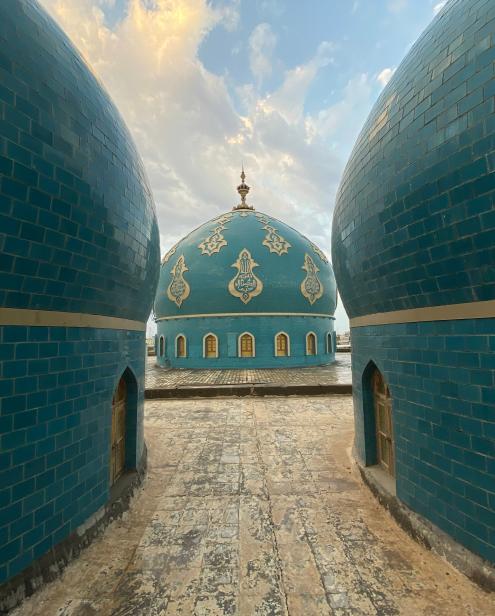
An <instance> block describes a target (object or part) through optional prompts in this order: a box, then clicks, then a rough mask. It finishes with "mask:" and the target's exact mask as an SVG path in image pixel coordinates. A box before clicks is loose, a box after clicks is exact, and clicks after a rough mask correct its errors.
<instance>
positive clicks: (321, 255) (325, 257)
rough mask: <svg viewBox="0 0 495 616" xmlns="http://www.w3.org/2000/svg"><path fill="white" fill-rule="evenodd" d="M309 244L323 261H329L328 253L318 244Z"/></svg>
mask: <svg viewBox="0 0 495 616" xmlns="http://www.w3.org/2000/svg"><path fill="white" fill-rule="evenodd" d="M309 245H310V246H311V248H312V249H313V250H314V252H315V253H316V254H317V255H318V256H319V257H320V259H321V260H322V261H323V263H328V259H327V256H326V254H325V253H324V252H323V251H322V250H320V249H319V248H318V246H317V245H316V244H313V242H309Z"/></svg>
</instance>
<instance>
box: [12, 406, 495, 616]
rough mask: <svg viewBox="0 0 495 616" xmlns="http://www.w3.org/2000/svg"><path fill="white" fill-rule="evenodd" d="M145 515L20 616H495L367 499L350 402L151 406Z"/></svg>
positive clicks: (492, 604)
mask: <svg viewBox="0 0 495 616" xmlns="http://www.w3.org/2000/svg"><path fill="white" fill-rule="evenodd" d="M146 438H147V440H148V445H149V452H150V466H149V474H148V478H147V480H146V482H145V485H144V488H143V489H142V490H141V491H140V493H139V494H138V495H137V496H136V498H135V500H134V502H133V505H132V508H131V511H130V512H129V513H128V514H126V516H125V518H124V519H123V520H121V521H117V522H114V523H113V525H111V526H110V527H109V528H108V529H107V531H106V532H105V534H104V535H103V536H102V537H101V538H100V539H99V540H97V541H96V542H95V543H93V545H91V546H90V547H89V548H88V549H87V550H85V551H84V552H83V554H82V556H81V557H80V558H79V559H78V560H77V561H75V562H73V563H72V564H71V565H70V566H69V567H68V568H67V569H66V571H65V573H64V575H63V577H62V578H61V579H60V580H58V581H55V582H53V583H52V584H49V585H48V586H47V587H45V588H44V589H43V590H42V591H41V592H39V593H38V594H37V595H35V596H34V597H31V598H30V599H28V600H27V601H25V603H24V604H23V605H22V606H21V607H20V608H18V609H17V610H16V611H15V612H14V614H15V616H33V615H42V616H55V615H57V616H107V615H108V616H109V615H113V616H134V615H135V616H172V615H179V614H180V615H182V616H189V615H196V616H207V615H210V616H213V615H216V614H220V615H227V614H229V615H234V614H239V615H243V616H252V615H259V616H277V615H286V616H287V615H292V616H296V615H297V616H325V615H330V614H333V615H336V616H347V615H349V616H350V615H353V616H357V615H365V614H375V615H379V616H387V615H393V614H405V615H411V616H413V615H414V616H418V615H428V616H457V615H458V616H469V615H472V616H475V615H476V616H483V615H486V616H488V615H489V614H490V615H492V616H493V614H495V599H494V597H493V596H490V595H487V594H486V593H484V592H483V591H482V590H480V589H479V588H477V587H476V586H474V585H473V584H471V583H470V582H469V581H468V580H467V578H464V577H463V576H462V575H461V574H459V573H457V572H456V571H455V570H453V569H452V568H451V567H450V566H449V565H447V564H446V563H445V562H444V561H442V560H441V559H440V558H438V557H437V556H435V555H434V554H432V553H431V552H428V551H426V550H425V549H424V548H422V547H421V546H419V545H418V544H416V543H415V542H414V541H413V540H412V539H410V538H409V537H408V536H407V535H406V534H405V533H404V532H403V531H402V530H401V529H399V528H398V527H397V526H396V524H395V523H394V522H393V520H392V519H391V518H390V517H389V516H388V515H387V514H386V513H385V512H384V510H383V509H381V507H380V506H379V505H378V504H377V502H376V501H375V500H374V498H373V497H372V496H371V495H370V493H369V492H368V491H367V489H366V488H364V487H363V485H362V484H361V483H360V480H359V478H358V475H357V472H356V469H355V468H354V467H353V464H352V462H351V458H350V446H351V441H352V409H351V398H350V397H349V396H328V397H317V398H306V397H304V398H297V397H293V398H285V399H284V398H263V399H256V398H243V399H213V400H198V399H196V400H173V401H170V400H168V401H159V402H155V401H153V402H147V404H146Z"/></svg>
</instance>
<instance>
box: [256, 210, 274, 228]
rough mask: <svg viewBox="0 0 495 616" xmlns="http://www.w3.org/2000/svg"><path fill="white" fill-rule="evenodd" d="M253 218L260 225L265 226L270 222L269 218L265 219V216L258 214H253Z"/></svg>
mask: <svg viewBox="0 0 495 616" xmlns="http://www.w3.org/2000/svg"><path fill="white" fill-rule="evenodd" d="M255 216H256V218H257V219H258V220H259V221H260V223H261V224H262V225H267V224H268V223H270V222H271V220H270V219H269V218H267V216H265V214H261V213H260V212H258V213H257V214H255Z"/></svg>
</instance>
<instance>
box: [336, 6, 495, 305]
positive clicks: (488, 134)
mask: <svg viewBox="0 0 495 616" xmlns="http://www.w3.org/2000/svg"><path fill="white" fill-rule="evenodd" d="M494 17H495V14H494V11H493V4H492V3H490V2H479V1H476V2H464V1H463V0H451V1H450V2H449V3H448V4H447V6H446V7H445V8H444V9H443V10H442V11H441V12H440V14H439V15H438V16H437V17H436V18H435V19H434V21H433V22H432V24H431V25H430V26H429V27H428V28H427V30H426V31H425V32H424V34H423V35H422V36H421V37H420V39H419V40H418V41H417V43H416V44H415V45H414V46H413V47H412V49H411V50H410V52H409V53H408V55H407V56H406V58H405V60H404V61H403V62H402V63H401V65H400V66H399V68H398V69H397V71H396V72H395V74H394V75H393V77H392V79H391V80H390V82H389V83H388V85H387V86H386V87H385V89H384V90H383V92H382V94H381V96H380V98H379V99H378V101H377V103H376V104H375V106H374V108H373V110H372V111H371V113H370V115H369V118H368V120H367V122H366V124H365V126H364V128H363V130H362V132H361V134H360V136H359V138H358V141H357V143H356V145H355V147H354V150H353V152H352V155H351V158H350V160H349V162H348V164H347V167H346V170H345V173H344V176H343V179H342V182H341V185H340V189H339V192H338V197H337V204H336V207H335V213H334V220H333V231H332V261H333V265H334V269H335V275H336V278H337V280H338V283H339V292H340V294H341V296H342V300H343V302H344V305H345V307H346V310H347V312H348V314H349V316H350V317H355V316H360V315H366V314H372V313H376V312H387V311H391V310H402V309H408V308H417V307H425V306H434V305H443V304H455V303H464V302H476V301H482V300H491V299H494V298H495V275H494V271H495V270H494V263H495V250H494V239H493V238H494V236H495V211H494V209H493V208H494V206H493V203H494V196H495V114H494V95H495V80H494V66H495V64H494V60H495V46H494V35H495V19H494Z"/></svg>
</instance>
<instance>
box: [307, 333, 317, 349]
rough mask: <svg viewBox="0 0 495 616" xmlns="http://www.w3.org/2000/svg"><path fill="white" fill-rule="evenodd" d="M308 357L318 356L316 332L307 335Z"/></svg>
mask: <svg viewBox="0 0 495 616" xmlns="http://www.w3.org/2000/svg"><path fill="white" fill-rule="evenodd" d="M306 355H316V334H315V333H314V332H309V333H308V334H306Z"/></svg>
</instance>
